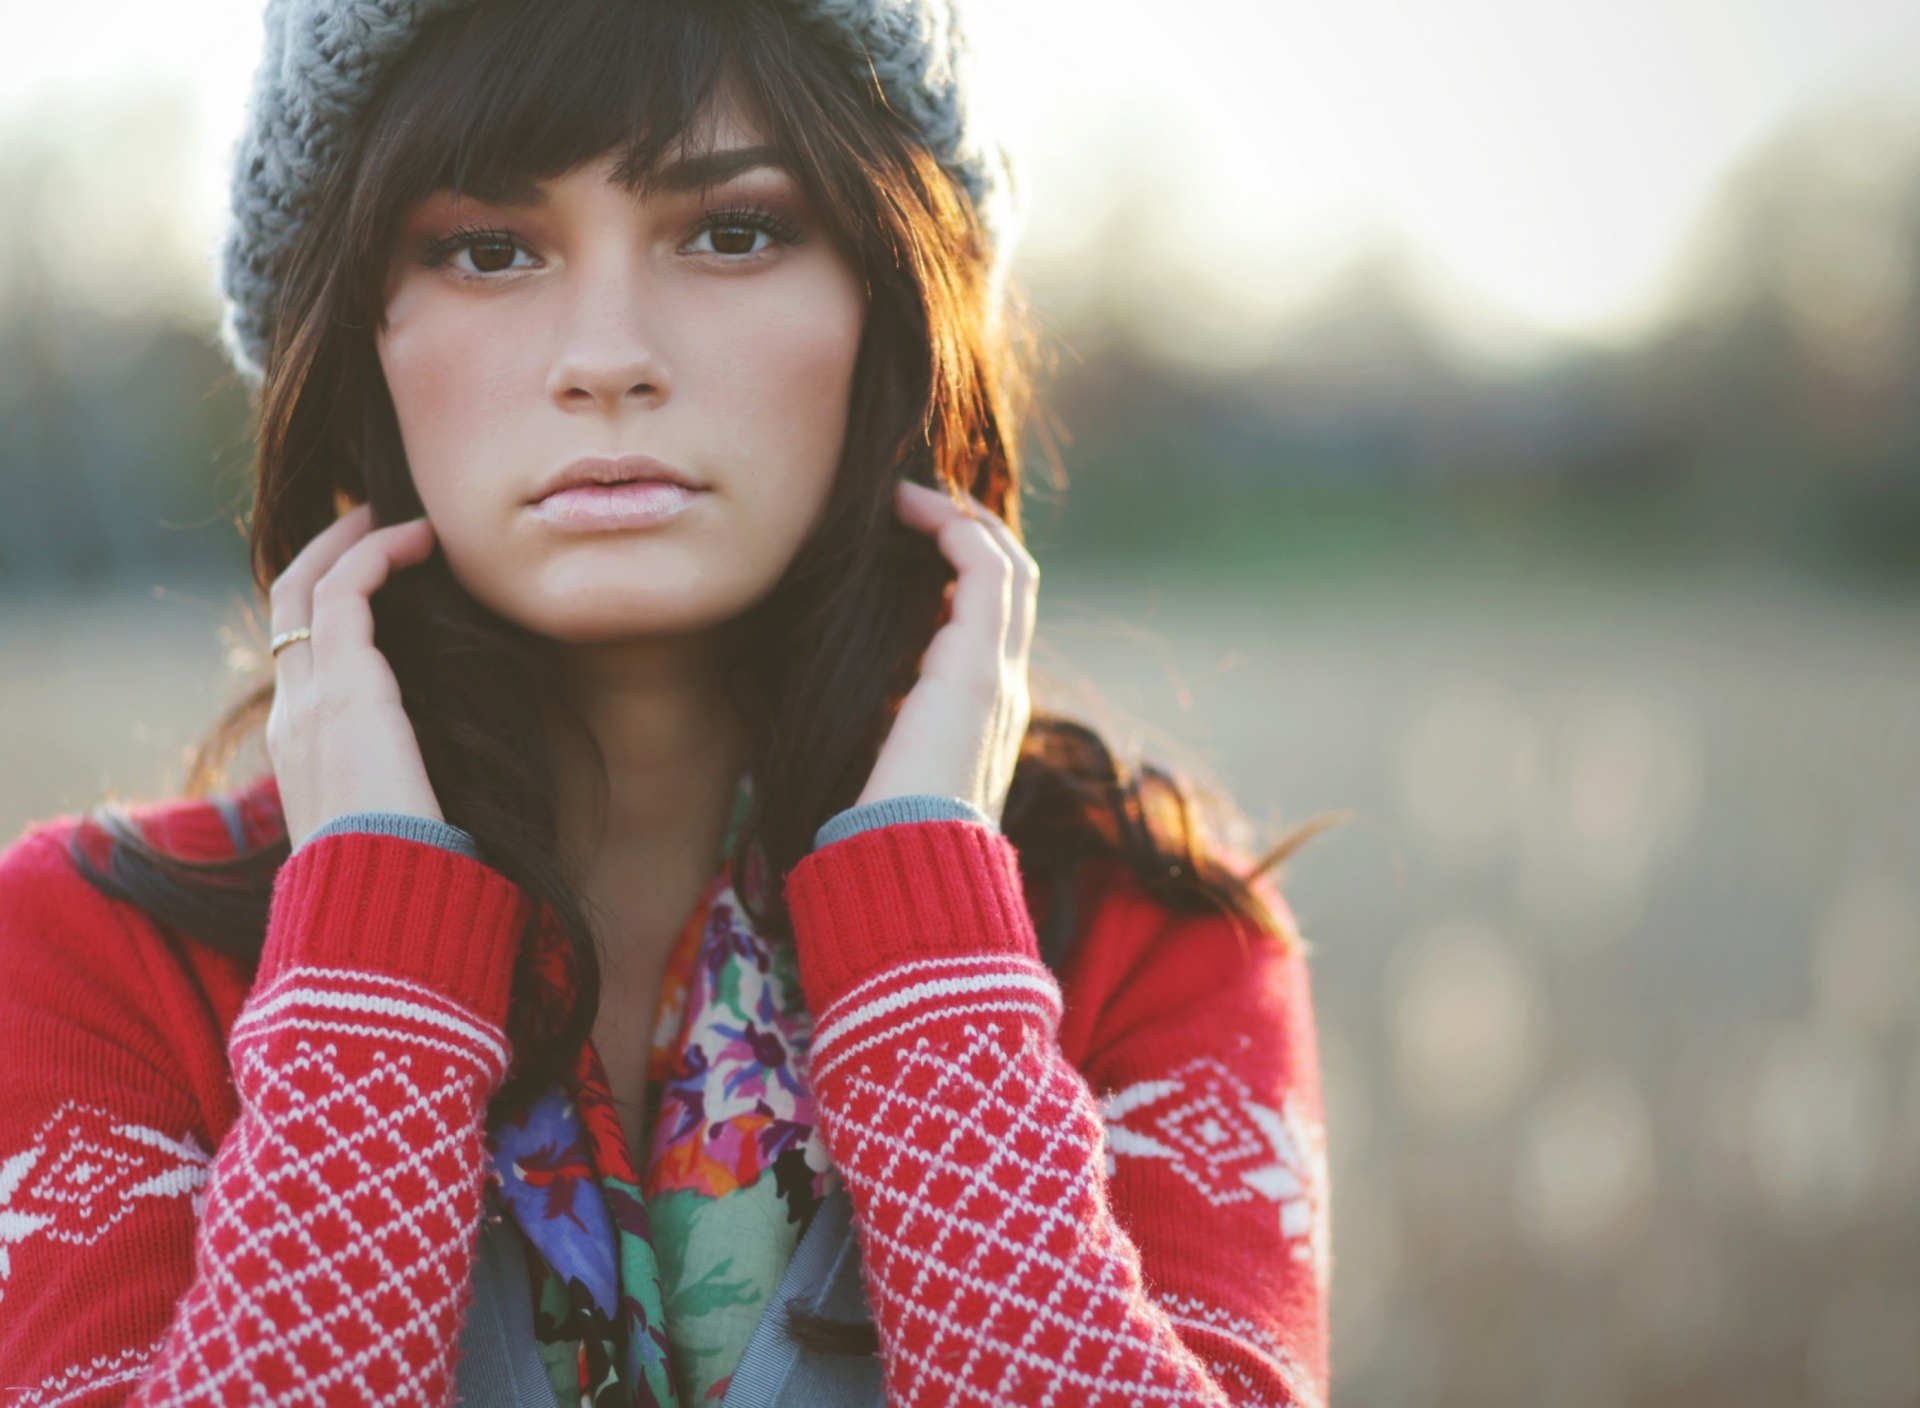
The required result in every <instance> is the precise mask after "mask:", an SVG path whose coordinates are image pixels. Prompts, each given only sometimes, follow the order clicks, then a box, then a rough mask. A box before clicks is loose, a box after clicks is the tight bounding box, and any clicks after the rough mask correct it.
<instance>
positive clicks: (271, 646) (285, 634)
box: [255, 626, 313, 656]
mask: <svg viewBox="0 0 1920 1408" xmlns="http://www.w3.org/2000/svg"><path fill="white" fill-rule="evenodd" d="M255 639H256V640H258V639H259V637H258V636H256V637H255ZM312 639H313V630H312V628H311V627H308V626H296V627H294V629H292V630H290V631H282V632H280V634H279V635H277V636H275V637H274V638H273V639H272V640H270V641H268V642H267V654H269V655H274V656H277V655H279V653H280V652H281V651H283V650H285V649H286V648H287V647H288V646H290V645H293V644H295V643H297V642H299V641H303V640H312Z"/></svg>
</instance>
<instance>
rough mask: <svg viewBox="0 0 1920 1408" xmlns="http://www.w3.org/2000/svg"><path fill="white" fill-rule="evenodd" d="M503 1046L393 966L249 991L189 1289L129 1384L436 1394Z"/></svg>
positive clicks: (312, 973)
mask: <svg viewBox="0 0 1920 1408" xmlns="http://www.w3.org/2000/svg"><path fill="white" fill-rule="evenodd" d="M505 1054H506V1053H505V1046H504V1042H503V1040H502V1038H501V1036H500V1033H499V1032H498V1031H497V1030H496V1029H493V1028H491V1027H490V1026H488V1025H487V1024H485V1023H482V1022H479V1021H478V1020H476V1019H475V1018H474V1017H473V1016H472V1015H471V1014H470V1013H467V1012H466V1011H464V1010H463V1009H461V1008H460V1007H459V1006H457V1005H456V1004H454V1003H451V1002H449V1001H447V1000H446V999H444V998H442V997H440V996H439V995H437V994H435V993H433V992H431V991H429V990H427V989H424V988H419V987H417V986H414V985H412V984H408V983H403V982H400V981H398V980H395V979H392V978H387V977H383V976H378V975H372V974H366V973H352V972H342V971H339V970H314V969H308V970H296V971H294V972H290V973H288V974H285V975H283V976H282V977H281V978H279V979H277V980H276V981H275V982H274V983H273V984H272V985H271V987H270V988H269V989H268V990H266V991H265V992H262V993H256V994H255V997H254V999H253V1000H252V1001H250V1002H249V1004H248V1008H247V1010H246V1011H245V1012H243V1014H242V1016H241V1019H240V1021H239V1022H237V1023H236V1024H235V1027H234V1036H233V1044H232V1055H233V1067H234V1078H235V1084H236V1086H237V1087H238V1089H239V1091H240V1093H241V1096H242V1101H243V1108H242V1114H241V1118H240V1121H239V1122H238V1123H237V1124H236V1126H235V1128H234V1131H233V1133H232V1134H230V1135H229V1136H228V1138H227V1140H226V1141H225V1142H224V1143H223V1144H222V1146H221V1150H220V1155H219V1157H218V1159H217V1160H216V1161H215V1164H214V1167H213V1176H212V1182H211V1186H210V1188H209V1190H208V1195H207V1202H206V1210H205V1213H204V1216H203V1220H202V1226H201V1229H200V1235H199V1243H198V1247H197V1251H196V1274H195V1278H194V1285H193V1289H192V1290H191V1291H190V1292H189V1293H188V1295H187V1297H186V1298H185V1299H184V1300H183V1301H182V1304H181V1308H180V1312H179V1316H178V1318H177V1319H176V1320H175V1322H174V1325H173V1328H172V1330H171V1331H170V1333H169V1335H168V1338H167V1340H166V1341H165V1344H164V1348H163V1350H162V1353H161V1355H160V1361H161V1362H160V1364H159V1365H157V1366H156V1368H155V1370H154V1372H153V1373H152V1375H151V1376H150V1377H149V1378H148V1379H147V1380H146V1381H145V1382H144V1383H143V1384H142V1386H141V1389H140V1392H139V1394H138V1396H137V1398H136V1400H135V1401H136V1402H140V1403H149V1404H157V1403H166V1404H169V1405H175V1404H182V1405H184V1404H201V1403H205V1404H228V1403H237V1402H263V1403H264V1402H271V1403H273V1404H276V1405H282V1404H284V1405H301V1404H314V1405H319V1404H327V1405H336V1404H356V1405H360V1404H365V1405H389V1404H391V1405H396V1408H397V1405H401V1404H420V1403H431V1402H436V1401H440V1400H441V1399H442V1398H444V1394H445V1390H446V1385H447V1384H448V1383H449V1382H450V1379H451V1373H452V1356H453V1353H454V1350H455V1346H456V1343H457V1335H458V1326H459V1321H460V1316H461V1314H462V1312H463V1309H464V1304H465V1300H466V1297H467V1295H468V1294H469V1278H470V1275H471V1259H472V1249H473V1234H474V1230H475V1226H476V1225H477V1217H478V1212H479V1190H480V1183H481V1179H482V1176H483V1173H484V1162H483V1160H484V1147H483V1145H482V1142H481V1129H480V1118H481V1114H482V1112H483V1110H484V1108H485V1104H486V1101H487V1098H488V1096H489V1094H490V1093H491V1091H492V1090H493V1089H494V1088H495V1087H496V1085H497V1084H498V1081H499V1079H500V1076H501V1073H502V1069H503V1066H504V1060H505Z"/></svg>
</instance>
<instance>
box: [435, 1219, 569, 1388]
mask: <svg viewBox="0 0 1920 1408" xmlns="http://www.w3.org/2000/svg"><path fill="white" fill-rule="evenodd" d="M497 1214H498V1208H497V1206H496V1205H495V1204H494V1202H493V1200H492V1199H491V1198H489V1199H488V1202H487V1216H486V1217H484V1218H482V1220H481V1223H480V1235H479V1239H478V1241H477V1242H476V1244H475V1248H474V1251H475V1257H474V1266H473V1304H472V1305H471V1306H469V1307H468V1309H467V1323H466V1326H465V1327H464V1328H463V1329H462V1330H461V1332H460V1359H459V1362H458V1364H457V1365H456V1366H455V1368H454V1384H453V1386H454V1401H455V1402H456V1403H458V1404H460V1405H461V1406H462V1408H555V1404H554V1398H553V1385H552V1384H551V1383H550V1382H549V1381H548V1379H547V1366H546V1363H545V1361H544V1360H542V1359H541V1358H540V1346H539V1344H538V1342H537V1341H535V1339H534V1337H533V1301H532V1298H531V1296H530V1294H529V1291H528V1281H527V1254H526V1249H525V1248H524V1247H522V1246H521V1244H520V1234H519V1233H518V1232H516V1231H514V1229H513V1228H512V1227H511V1226H510V1225H509V1224H508V1223H507V1222H506V1221H505V1220H504V1219H503V1218H500V1217H499V1216H498V1215H497Z"/></svg>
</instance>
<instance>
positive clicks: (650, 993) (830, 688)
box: [0, 0, 1327, 1408]
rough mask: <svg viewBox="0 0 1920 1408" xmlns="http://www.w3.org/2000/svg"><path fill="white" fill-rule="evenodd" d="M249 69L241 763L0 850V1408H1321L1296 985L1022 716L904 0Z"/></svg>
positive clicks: (936, 109) (1311, 1126) (390, 22)
mask: <svg viewBox="0 0 1920 1408" xmlns="http://www.w3.org/2000/svg"><path fill="white" fill-rule="evenodd" d="M268 34H269V52H268V59H267V63H266V66H265V67H264V69H263V71H262V78H261V86H260V89H259V93H258V97H257V99H256V104H255V112H254V119H253V124H254V125H253V129H252V131H251V134H250V135H249V137H248V139H247V142H246V144H245V145H244V147H243V151H242V158H241V167H240V173H239V178H238V182H237V185H236V226H235V230H236V233H235V235H234V242H233V245H232V249H231V251H230V259H229V267H228V290H229V294H230V296H231V298H232V300H233V306H234V329H235V338H236V341H237V343H238V346H239V349H240V351H241V353H242V354H243V357H244V358H245V360H246V361H247V362H248V363H251V364H252V365H254V366H257V367H258V368H259V370H260V372H261V373H262V382H261V391H260V414H261V422H260V454H259V481H258V486H257V489H258V492H257V497H256V508H255V514H254V519H253V525H252V532H253V545H254V560H255V565H256V570H257V573H258V576H259V579H260V580H261V581H262V582H263V583H268V582H270V583H271V590H270V593H269V595H270V600H271V611H272V627H271V629H272V633H273V641H272V649H273V657H274V665H275V679H274V682H273V684H272V686H271V688H270V689H269V690H267V691H265V692H264V693H263V695H262V696H260V697H259V698H258V699H256V700H255V701H254V704H253V706H252V707H251V708H250V709H243V710H242V711H240V712H239V713H238V714H236V715H235V717H234V718H233V719H232V720H231V721H230V722H229V725H228V726H227V728H226V729H225V731H224V733H223V734H222V735H221V738H220V740H218V742H220V743H221V744H223V745H224V744H230V743H232V742H233V741H234V740H235V739H237V738H239V737H241V736H242V735H244V734H245V732H246V731H247V730H248V729H249V728H252V727H255V726H257V725H258V724H259V723H260V721H261V718H262V716H263V715H264V721H265V742H266V747H267V751H268V754H269V756H270V758H271V762H272V774H271V777H269V778H267V779H265V780H262V781H260V782H258V783H256V784H254V785H252V786H249V787H246V788H243V789H241V790H239V791H237V792H219V791H213V792H211V793H209V794H208V795H205V796H202V797H201V798H200V799H199V800H192V799H189V800H182V801H178V802H173V803H168V804H165V805H160V806H156V807H152V808H147V809H142V810H139V811H136V812H133V813H129V814H108V813H102V814H99V815H96V816H95V817H93V818H90V819H88V820H86V821H84V822H79V823H75V822H60V823H54V824H51V825H48V826H45V827H41V828H38V829H36V830H34V831H32V832H30V833H29V835H28V836H27V837H26V838H25V839H23V840H22V841H21V842H19V843H18V844H17V845H16V846H15V847H14V848H13V849H12V850H11V851H10V852H8V853H7V855H6V856H5V858H4V861H0V1045H4V1059H0V1382H4V1383H5V1384H6V1385H8V1390H7V1392H8V1395H9V1397H8V1401H9V1402H11V1403H20V1404H56V1403H58V1404H106V1403H118V1402H124V1401H132V1402H138V1403H154V1404H159V1403H166V1404H175V1403H180V1404H186V1403H195V1404H198V1403H207V1404H241V1403H246V1404H260V1403H276V1404H277V1403H303V1404H304V1403H312V1404H321V1403H324V1404H362V1403H365V1404H433V1405H442V1404H448V1403H452V1402H463V1403H489V1404H494V1403H497V1404H531V1405H538V1408H548V1405H549V1404H552V1403H559V1404H566V1405H572V1404H575V1403H582V1404H591V1405H608V1404H664V1403H679V1404H683V1405H691V1404H696V1403H708V1402H716V1403H718V1402H724V1403H726V1404H771V1403H861V1402H871V1403H878V1402H880V1401H882V1396H883V1395H884V1398H885V1400H886V1401H889V1402H893V1403H897V1404H947V1403H967V1404H1013V1403H1017V1404H1107V1403H1112V1404H1120V1403H1130V1404H1132V1403H1138V1404H1202V1403H1205V1404H1217V1403H1229V1402H1231V1403H1244V1404H1255V1403H1259V1404H1280V1403H1286V1404H1315V1403H1319V1402H1322V1401H1324V1396H1325V1385H1326V1351H1325V1339H1326V1322H1325V1310H1324V1307H1325V1296H1326V1277H1327V1242H1326V1191H1325V1176H1324V1160H1323V1157H1322V1153H1321V1136H1320V1132H1319V1123H1318V1121H1319V1096H1318V1077H1317V1070H1316V1065H1315V1056H1314V1038H1313V1028H1312V1021H1311V1013H1310V1009H1309V1005H1308V998H1307V982H1306V975H1305V970H1304V965H1303V962H1302V958H1301V954H1300V952H1299V947H1298V944H1297V941H1296V940H1295V939H1294V937H1293V936H1292V934H1291V932H1290V929H1289V926H1288V925H1287V923H1286V921H1285V919H1284V914H1283V912H1282V911H1281V910H1280V909H1279V902H1278V900H1277V899H1276V898H1275V897H1273V896H1272V895H1271V893H1270V892H1268V891H1265V890H1264V889H1262V888H1260V887H1258V886H1257V885H1256V883H1255V882H1253V881H1252V880H1250V879H1248V878H1245V877H1246V875H1247V874H1248V871H1247V870H1246V868H1244V867H1242V868H1240V869H1235V868H1234V867H1233V866H1231V865H1230V864H1229V861H1228V859H1227V858H1225V857H1223V856H1222V855H1220V854H1219V853H1217V852H1216V851H1215V850H1213V849H1210V848H1209V846H1208V844H1207V843H1206V842H1205V840H1204V838H1202V837H1201V836H1200V835H1199V834H1198V833H1197V832H1196V830H1195V829H1194V828H1193V827H1192V826H1191V825H1190V824H1189V813H1188V810H1187V807H1186V803H1185V801H1184V798H1183V796H1182V794H1181V793H1180V791H1179V789H1178V788H1177V787H1176V786H1175V785H1174V784H1173V783H1172V782H1171V781H1170V780H1168V779H1166V778H1165V777H1162V776H1160V775H1158V774H1154V773H1147V774H1145V775H1143V776H1139V777H1130V776H1127V775H1125V774H1123V773H1122V772H1121V771H1120V770H1119V769H1118V768H1117V767H1116V765H1115V764H1114V762H1113V761H1112V759H1111V757H1110V756H1109V754H1108V753H1107V751H1106V749H1105V748H1104V747H1103V746H1102V745H1101V744H1100V742H1099V740H1098V739H1097V738H1095V737H1094V736H1093V735H1091V734H1089V733H1087V732H1086V731H1085V730H1083V729H1079V728H1077V727H1075V726H1073V725H1070V724H1067V723H1064V722H1061V721H1056V720H1044V719H1042V720H1032V719H1030V716H1029V715H1030V710H1029V704H1028V695H1027V654H1028V647H1029V643H1030V641H1031V638H1032V634H1033V629H1034V616H1035V587H1036V573H1035V569H1034V566H1033V563H1032V560H1031V559H1030V558H1029V557H1028V555H1027V554H1026V552H1025V551H1024V549H1023V548H1022V547H1021V544H1020V540H1019V536H1018V532H1017V506H1018V490H1019V476H1018V466H1017V458H1016V452H1015V445H1014V439H1015V429H1016V428H1015V418H1016V416H1017V415H1018V412H1019V405H1018V396H1017V394H1016V393H1017V390H1018V385H1017V376H1016V372H1015V369H1014V367H1013V365H1012V363H1011V360H1010V352H1009V348H1010V347H1011V346H1012V344H1013V342H1014V336H1013V334H1014V331H1015V326H1014V320H1013V318H1012V317H1011V315H1010V314H1009V313H1007V312H1006V311H1005V310H1004V309H1003V308H1002V307H1001V292H1000V287H999V283H1000V281H999V276H998V269H999V267H1000V262H1001V261H1002V260H1003V259H1004V255H1005V248H1004V244H1005V239H1004V235H1003V234H1001V233H998V231H997V222H996V219H995V212H996V210H997V201H998V195H997V188H998V182H997V180H996V175H995V168H994V166H993V163H992V162H991V161H990V159H989V158H988V156H987V155H986V154H985V153H984V150H983V149H982V148H981V147H980V145H979V144H978V143H977V142H976V141H975V140H974V138H973V137H972V135H971V133H970V131H969V129H968V126H967V123H966V120H965V112H964V107H963V102H962V100H963V98H964V94H963V93H962V91H961V90H960V87H959V86H958V83H959V81H958V78H957V73H958V70H957V68H956V60H957V58H958V56H959V55H958V41H957V38H956V33H955V30H954V28H953V24H952V17H951V16H950V15H948V14H947V13H946V12H945V10H944V9H942V8H940V0H437V2H436V3H434V4H431V5H429V4H424V3H414V4H408V3H402V0H386V3H383V4H380V5H370V4H366V3H364V2H363V0H282V2H280V3H276V4H274V5H270V6H269V9H268ZM269 700H270V702H271V707H270V711H268V709H267V707H266V706H267V702H268V701H269ZM218 751H219V750H218V748H216V749H215V753H216V754H217V753H218Z"/></svg>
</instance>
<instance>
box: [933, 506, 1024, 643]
mask: <svg viewBox="0 0 1920 1408" xmlns="http://www.w3.org/2000/svg"><path fill="white" fill-rule="evenodd" d="M951 507H952V512H950V513H944V514H939V515H938V517H939V518H940V520H941V521H940V522H939V524H938V526H937V527H932V528H931V529H930V530H928V529H922V531H923V532H924V531H931V532H932V534H933V540H934V542H935V543H936V544H937V545H938V546H939V548H940V555H941V556H942V557H944V558H946V560H947V561H948V562H950V563H952V564H953V568H954V571H955V572H956V573H957V574H958V576H957V578H956V580H955V581H954V584H953V601H952V607H951V612H950V619H951V620H952V621H953V623H954V624H955V625H957V626H959V627H960V628H961V629H962V630H963V631H964V632H966V633H968V634H969V635H974V634H978V635H981V636H984V637H985V638H987V639H988V640H990V641H991V643H992V646H993V648H994V650H995V652H996V653H1001V652H1004V651H1005V649H1006V638H1007V633H1008V630H1009V629H1010V626H1011V622H1012V616H1013V564H1012V563H1011V562H1010V561H1009V560H1008V558H1007V554H1006V553H1005V552H1004V551H1002V549H1001V547H1000V544H999V543H998V542H996V541H995V540H994V536H993V534H992V533H991V532H990V531H989V530H988V528H987V526H986V524H985V523H983V522H982V521H981V519H980V518H979V517H978V516H976V515H974V514H971V513H969V512H967V511H966V509H965V508H964V507H962V506H960V505H952V506H951ZM926 517H927V519H928V520H932V519H933V518H934V517H935V515H934V514H933V513H931V512H929V513H928V514H927V515H926Z"/></svg>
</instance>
